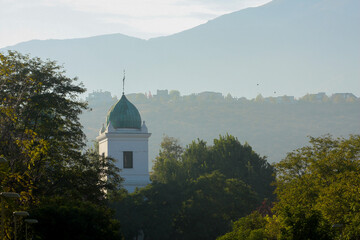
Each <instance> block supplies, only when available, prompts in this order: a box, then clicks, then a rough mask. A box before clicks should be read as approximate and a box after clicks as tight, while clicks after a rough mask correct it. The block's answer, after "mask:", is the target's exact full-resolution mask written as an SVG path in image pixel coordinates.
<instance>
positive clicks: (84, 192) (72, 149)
mask: <svg viewBox="0 0 360 240" xmlns="http://www.w3.org/2000/svg"><path fill="white" fill-rule="evenodd" d="M75 81H76V78H74V79H71V78H68V77H66V76H65V71H64V70H63V69H62V67H60V66H58V65H56V63H55V62H53V61H46V62H43V61H42V60H41V59H39V58H30V57H29V56H24V55H21V54H20V53H17V52H11V51H10V52H9V53H8V55H4V54H0V156H1V157H5V158H6V159H7V160H8V161H9V162H8V163H9V164H8V165H7V166H6V167H1V169H0V185H1V186H2V189H1V190H2V191H7V192H18V193H20V196H21V198H20V206H18V207H17V210H27V211H30V212H31V211H33V210H34V209H40V208H41V207H43V206H44V204H45V203H48V202H51V201H52V200H53V199H57V198H58V196H61V197H62V199H63V200H62V201H61V202H57V204H58V203H59V204H60V203H61V204H62V205H57V207H59V208H61V207H62V206H68V205H71V204H72V203H74V202H81V201H84V203H87V204H90V205H91V204H96V205H92V207H91V208H92V209H94V208H97V207H98V209H97V210H96V211H102V210H103V209H106V208H107V207H106V204H107V200H106V198H105V197H106V194H108V195H111V196H115V194H116V193H119V192H120V191H121V180H122V179H121V178H120V176H119V169H118V168H116V167H115V165H114V163H113V161H112V160H111V159H104V158H99V155H98V154H97V153H96V152H92V151H85V149H84V147H85V141H84V140H85V135H84V133H83V131H82V126H81V124H80V122H79V114H80V113H81V112H82V111H83V110H86V109H87V104H86V103H85V102H81V101H80V100H79V99H78V95H79V94H81V93H83V92H84V91H85V89H84V88H83V87H82V85H81V84H79V85H76V84H74V82H75ZM6 207H7V208H8V209H7V210H12V208H11V207H12V206H11V205H10V204H7V205H6ZM53 208H55V205H53ZM73 210H74V211H75V209H73ZM73 210H69V211H68V212H69V216H70V215H71V214H70V212H71V211H73ZM53 211H57V209H53ZM94 211H95V210H94ZM8 212H9V211H8ZM34 212H36V211H35V210H34ZM45 213H46V212H42V214H40V215H39V217H40V216H41V217H44V218H46V216H44V215H43V214H45ZM79 214H85V215H86V213H85V212H84V211H80V212H79ZM85 215H82V216H80V215H79V217H80V218H86V216H85ZM48 217H49V216H48ZM102 217H106V218H108V217H111V214H105V215H103V216H102ZM108 220H109V219H108ZM56 221H57V219H56V218H54V219H53V222H52V223H53V226H57V227H58V228H61V226H60V224H56ZM6 223H7V225H6V226H5V228H6V230H7V234H8V235H9V232H10V231H11V227H10V221H6ZM93 227H94V225H93ZM93 230H94V231H97V230H96V229H95V227H94V229H93ZM98 230H99V231H103V234H105V235H106V233H107V232H106V231H108V230H109V229H106V228H105V229H98ZM104 231H105V232H104ZM109 231H110V230H109Z"/></svg>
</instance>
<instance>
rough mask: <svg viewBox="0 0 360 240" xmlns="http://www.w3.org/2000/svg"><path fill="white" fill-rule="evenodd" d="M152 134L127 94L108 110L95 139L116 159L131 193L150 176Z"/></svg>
mask: <svg viewBox="0 0 360 240" xmlns="http://www.w3.org/2000/svg"><path fill="white" fill-rule="evenodd" d="M150 136H151V133H148V129H147V127H146V125H145V121H144V122H143V123H142V124H141V117H140V114H139V111H138V110H137V108H136V107H135V106H134V105H133V104H132V103H131V102H129V101H128V100H127V98H126V97H125V95H123V96H122V97H121V99H120V100H119V101H118V102H117V103H116V104H115V105H114V106H113V107H112V108H111V109H110V110H109V112H108V115H107V126H106V128H105V127H103V128H102V129H101V130H100V132H99V136H98V137H97V138H96V140H97V141H98V142H99V153H100V155H102V156H104V157H112V158H114V159H116V166H117V167H118V168H120V169H121V172H120V176H121V177H123V178H124V180H125V181H124V183H123V185H124V187H125V189H126V190H128V192H134V190H135V188H137V187H138V188H141V187H145V186H146V185H147V184H149V183H150V178H149V159H148V158H149V154H148V153H149V147H148V140H149V137H150Z"/></svg>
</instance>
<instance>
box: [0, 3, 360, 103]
mask: <svg viewBox="0 0 360 240" xmlns="http://www.w3.org/2000/svg"><path fill="white" fill-rule="evenodd" d="M359 22H360V1H358V0H274V1H272V2H270V3H268V4H266V5H263V6H260V7H257V8H248V9H244V10H241V11H238V12H235V13H231V14H227V15H224V16H222V17H219V18H217V19H215V20H212V21H209V22H208V23H206V24H203V25H201V26H198V27H195V28H193V29H190V30H187V31H184V32H181V33H178V34H174V35H171V36H167V37H161V38H155V39H150V40H148V41H145V40H140V39H137V38H133V37H128V36H124V35H121V34H114V35H104V36H97V37H91V38H83V39H69V40H46V41H35V40H34V41H30V42H26V43H21V44H18V45H16V46H12V47H8V48H6V49H16V50H18V51H20V52H22V53H31V54H32V55H33V56H39V57H44V58H50V59H53V60H57V61H58V62H59V63H64V66H65V68H66V69H67V71H68V73H69V75H72V76H78V77H79V78H80V80H81V81H83V82H84V84H85V86H86V87H87V88H88V89H89V90H90V91H92V90H97V89H103V90H110V91H112V92H114V93H115V94H120V92H121V83H120V81H121V78H122V70H123V69H126V71H127V76H128V82H127V84H126V88H127V91H128V92H145V91H148V90H152V91H154V90H155V89H164V88H167V89H179V90H180V91H181V92H183V93H184V94H189V93H190V92H201V91H206V90H210V91H218V92H222V93H225V94H226V93H228V92H229V93H231V94H232V95H235V96H246V97H254V96H256V95H257V94H258V93H261V94H263V95H264V96H269V95H273V94H275V93H276V94H284V93H287V94H289V95H295V96H302V95H304V94H306V93H307V92H319V91H326V92H329V93H334V92H350V91H352V92H353V93H355V94H356V95H358V96H359V95H360V81H359V80H360V68H359V66H360V29H359V28H358V23H359ZM6 49H2V51H4V50H6ZM115 89H117V90H115Z"/></svg>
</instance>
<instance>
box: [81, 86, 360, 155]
mask: <svg viewBox="0 0 360 240" xmlns="http://www.w3.org/2000/svg"><path fill="white" fill-rule="evenodd" d="M127 98H128V99H129V100H130V101H131V102H132V103H134V104H135V106H136V107H137V108H138V109H139V111H140V114H141V117H142V119H143V120H145V121H146V124H147V126H148V128H149V131H150V132H151V133H152V136H151V138H150V144H149V147H150V160H153V159H154V158H155V156H156V155H157V154H158V151H159V148H160V142H161V139H162V136H163V134H167V135H169V136H172V137H177V138H179V139H180V142H181V143H182V144H183V146H185V145H187V144H189V143H190V142H191V141H193V140H196V139H197V138H199V139H204V140H206V141H208V142H209V144H210V145H211V144H212V140H213V139H214V138H218V136H219V135H220V134H221V135H225V134H227V133H229V134H232V135H234V136H236V137H238V139H239V140H240V141H241V142H242V143H244V142H248V143H249V144H250V145H251V146H252V147H253V148H254V150H255V151H256V152H257V153H259V154H260V155H262V156H264V155H265V156H268V159H269V161H270V162H278V161H280V160H281V159H283V158H284V157H285V155H286V153H287V152H290V151H292V150H294V149H296V148H299V147H302V146H304V145H306V144H307V143H308V136H314V137H317V136H320V135H324V134H328V133H329V134H332V135H334V136H344V137H346V136H348V135H349V134H360V121H359V119H360V99H359V98H356V96H354V95H352V94H334V95H332V96H327V95H326V94H325V93H319V94H312V95H306V96H304V97H302V98H301V99H294V98H292V97H288V96H282V97H277V98H265V99H264V98H262V97H261V96H258V97H257V98H256V99H253V100H247V99H245V98H240V99H237V98H232V97H231V96H226V97H223V96H222V95H221V93H211V92H204V93H201V94H191V95H187V96H180V93H179V92H178V91H170V93H168V92H167V91H159V92H158V94H157V95H154V96H152V97H150V98H149V96H145V95H144V94H129V95H127ZM87 100H88V102H89V105H90V107H91V108H92V111H90V112H85V113H84V114H83V115H82V116H81V122H82V124H83V125H84V130H85V132H86V134H87V136H88V138H89V140H94V139H95V137H96V136H97V135H98V131H99V129H100V128H101V126H102V124H103V123H105V117H106V113H107V111H108V110H109V108H110V107H111V106H112V104H114V103H115V102H116V101H117V99H116V98H114V97H112V96H111V94H110V92H95V93H92V94H90V96H88V98H87Z"/></svg>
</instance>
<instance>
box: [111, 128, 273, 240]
mask: <svg viewBox="0 0 360 240" xmlns="http://www.w3.org/2000/svg"><path fill="white" fill-rule="evenodd" d="M161 147H162V148H161V150H160V152H159V156H158V157H157V158H156V162H155V164H154V168H153V170H154V171H153V173H152V176H151V178H152V180H153V182H152V183H151V184H150V185H148V186H147V187H146V188H143V189H140V190H139V191H136V192H135V193H133V194H131V195H129V196H128V197H126V198H125V199H123V200H122V201H120V202H117V203H115V204H114V205H115V206H116V209H117V216H118V218H119V219H120V222H121V225H122V227H123V231H124V236H125V238H126V239H132V238H134V237H136V236H138V235H139V233H143V234H144V238H145V239H215V238H216V237H217V236H219V235H222V234H224V233H226V232H227V231H228V230H230V223H231V221H235V220H236V219H238V218H240V217H243V216H245V215H247V214H249V213H250V212H251V211H252V210H254V209H255V208H256V206H257V204H260V199H261V200H262V197H264V196H266V197H269V198H271V195H272V193H271V191H269V192H270V194H269V193H268V192H267V191H268V190H269V189H271V188H272V187H271V186H270V181H269V180H272V179H273V178H272V177H271V174H272V173H273V170H272V168H271V166H270V165H269V164H268V163H267V162H266V159H265V158H261V157H259V155H257V154H256V153H254V152H253V151H252V149H251V147H250V146H249V145H247V144H245V145H244V146H243V145H241V144H240V143H239V141H238V140H237V139H236V138H234V137H233V136H231V135H227V136H224V137H222V136H220V138H219V139H215V140H214V145H213V146H207V144H206V142H204V141H202V140H199V139H198V140H197V141H193V142H192V143H191V144H189V145H188V146H187V147H186V148H185V149H183V148H182V147H181V146H180V145H179V141H178V140H177V139H175V138H171V137H168V136H165V137H164V139H163V142H162V144H161ZM259 174H263V176H261V175H259ZM268 174H270V175H269V176H268ZM258 176H261V177H263V179H262V180H256V178H257V177H258ZM260 185H262V186H261V187H260ZM264 189H266V191H265V190H264ZM134 216H136V217H134ZM209 226H211V227H209Z"/></svg>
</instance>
